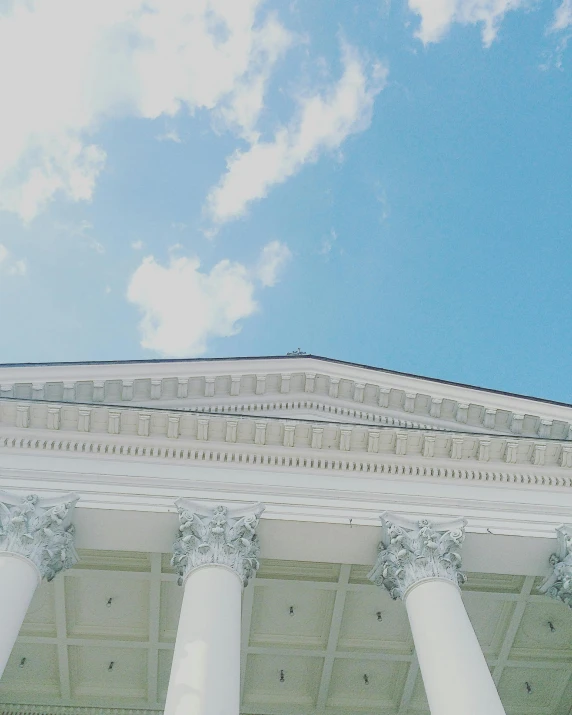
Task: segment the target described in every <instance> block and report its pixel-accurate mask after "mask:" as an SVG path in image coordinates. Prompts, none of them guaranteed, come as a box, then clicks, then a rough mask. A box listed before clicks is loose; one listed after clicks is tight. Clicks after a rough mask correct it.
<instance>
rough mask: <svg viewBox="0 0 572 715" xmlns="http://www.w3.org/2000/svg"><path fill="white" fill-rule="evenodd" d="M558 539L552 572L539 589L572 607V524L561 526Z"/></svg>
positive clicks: (551, 558)
mask: <svg viewBox="0 0 572 715" xmlns="http://www.w3.org/2000/svg"><path fill="white" fill-rule="evenodd" d="M556 539H557V548H556V552H555V553H553V554H552V555H551V557H550V565H551V566H552V573H551V574H550V575H549V576H548V577H547V578H546V580H545V581H544V583H543V584H542V585H541V586H540V587H539V589H538V590H539V591H540V593H545V594H546V595H547V596H550V597H551V598H556V599H558V600H560V601H562V602H563V603H565V604H566V605H567V606H570V607H571V608H572V526H567V525H564V524H562V525H561V526H559V527H558V528H557V529H556Z"/></svg>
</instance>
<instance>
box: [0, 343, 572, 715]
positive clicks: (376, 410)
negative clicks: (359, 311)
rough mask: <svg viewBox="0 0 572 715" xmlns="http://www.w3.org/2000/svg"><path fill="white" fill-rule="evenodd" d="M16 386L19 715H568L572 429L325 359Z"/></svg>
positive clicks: (38, 373)
mask: <svg viewBox="0 0 572 715" xmlns="http://www.w3.org/2000/svg"><path fill="white" fill-rule="evenodd" d="M0 386H1V390H0V488H1V489H3V490H5V495H4V496H2V497H0V502H2V504H0V510H2V514H1V515H0V517H1V519H0V520H1V527H0V528H1V531H0V658H1V657H4V658H5V660H7V665H6V670H5V672H4V675H3V676H2V679H0V715H1V714H2V713H30V715H39V714H40V713H45V715H51V714H53V715H55V714H56V713H58V714H60V713H61V714H62V715H63V713H70V715H71V714H72V713H73V714H74V715H76V714H77V713H85V715H87V714H88V713H102V712H103V713H112V712H116V713H124V715H127V712H131V713H135V712H137V713H143V712H146V713H148V712H162V711H163V710H164V708H165V703H166V702H167V710H166V712H168V713H169V715H171V713H177V714H178V713H179V712H181V713H182V712H188V713H191V712H193V713H195V712H196V713H197V715H219V712H224V714H225V715H227V713H228V715H238V713H239V712H240V713H243V715H300V714H301V713H304V715H306V714H308V715H318V714H322V715H348V713H349V712H351V713H352V715H354V713H361V714H362V715H373V714H374V713H375V714H376V715H379V714H380V713H384V715H427V714H428V713H431V715H452V714H453V713H464V714H467V715H485V713H486V715H491V714H493V715H496V714H497V713H498V714H499V715H500V714H501V713H502V712H506V713H507V715H512V714H513V713H514V715H517V714H518V715H570V712H571V711H572V710H571V708H572V681H571V676H572V611H571V610H570V608H569V607H568V604H569V603H570V602H571V599H572V566H571V565H570V564H571V563H572V556H571V550H572V547H571V544H572V537H571V536H570V535H571V534H572V407H570V406H568V405H563V404H555V403H552V402H547V401H542V400H536V399H532V398H526V397H520V396H514V395H507V394H503V393H498V392H494V391H487V390H482V389H478V388H472V387H467V386H462V385H455V384H450V383H446V382H442V381H438V380H430V379H426V378H419V377H415V376H411V375H404V374H399V373H394V372H389V371H384V370H379V369H375V368H369V367H363V366H359V365H351V364H346V363H340V362H336V361H332V360H325V359H322V358H316V357H312V356H291V357H284V358H281V357H279V358H258V359H257V358H248V359H229V360H225V359H218V360H195V361H185V360H182V361H180V360H175V361H151V362H127V363H92V364H52V365H21V366H16V365H15V366H0ZM32 495H38V498H37V499H36V498H35V497H33V496H32ZM76 495H77V504H76V502H75V500H76ZM74 504H75V507H74ZM253 504H259V505H260V506H256V507H253ZM57 505H60V506H57ZM263 508H264V511H263ZM14 510H16V511H14ZM50 510H51V511H50ZM54 510H55V511H54ZM386 512H387V513H388V514H389V515H390V516H387V515H386V516H384V520H383V521H382V525H381V527H380V521H379V517H380V515H382V514H385V513H386ZM22 514H23V518H20V517H21V516H22ZM447 525H449V526H447ZM380 542H381V550H380V551H378V546H379V544H380ZM76 550H77V553H76ZM77 558H79V562H78V563H75V562H76V559H77ZM171 561H172V565H171ZM259 566H260V568H258V567H259ZM368 574H371V579H372V580H373V581H374V582H375V583H376V584H377V585H374V583H372V582H371V580H369V579H368ZM463 574H466V575H467V580H466V582H465V581H464V576H463ZM52 577H53V580H50V581H49V582H48V579H51V578H52ZM40 579H42V581H41V583H40V585H39V586H38V583H39V582H40ZM178 580H180V581H181V583H183V584H184V585H182V586H179V585H177V581H178ZM459 588H460V590H459ZM392 597H394V599H395V600H392ZM22 621H23V623H22ZM10 624H11V625H10ZM14 624H16V625H14ZM19 624H21V628H20V627H19ZM18 629H19V632H18ZM200 644H202V645H200ZM173 654H174V657H173ZM452 654H454V656H453V655H452ZM452 673H454V675H453V674H452ZM423 681H425V686H424V685H423ZM497 691H498V694H497ZM425 693H427V696H428V699H427V696H426V694H425Z"/></svg>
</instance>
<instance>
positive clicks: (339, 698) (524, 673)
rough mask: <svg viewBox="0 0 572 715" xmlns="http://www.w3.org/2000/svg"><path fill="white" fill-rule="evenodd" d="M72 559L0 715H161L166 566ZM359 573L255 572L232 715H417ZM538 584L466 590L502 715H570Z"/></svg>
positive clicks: (132, 556) (168, 618) (559, 646)
mask: <svg viewBox="0 0 572 715" xmlns="http://www.w3.org/2000/svg"><path fill="white" fill-rule="evenodd" d="M80 555H81V559H82V560H81V562H80V564H78V566H77V567H75V568H73V569H72V570H70V571H68V572H66V574H65V575H60V576H59V577H58V578H57V579H56V580H55V581H54V582H52V583H51V584H42V586H41V587H40V588H39V589H38V591H37V593H36V596H35V597H34V600H33V602H32V605H31V607H30V610H29V613H28V616H27V618H26V621H25V623H24V626H23V628H22V631H21V634H20V637H19V639H18V642H17V644H16V646H15V648H14V651H13V654H12V657H11V660H10V662H9V664H8V667H7V669H6V672H5V674H4V676H3V678H2V680H1V681H0V702H1V703H4V705H0V713H2V714H8V713H46V714H48V715H49V714H50V713H66V712H69V713H70V715H71V714H72V713H73V714H74V715H77V714H78V713H81V712H82V711H81V710H80V709H79V708H80V707H84V708H89V710H86V713H90V715H91V713H95V712H98V713H100V712H101V711H102V709H103V710H104V711H107V710H108V709H109V710H116V709H118V708H129V709H135V710H141V711H151V712H152V711H159V712H160V711H161V709H162V705H163V703H164V700H165V696H166V691H167V685H168V678H169V671H170V665H171V658H172V652H173V646H174V640H175V636H176V629H177V621H178V615H179V611H180V606H181V596H182V590H181V589H180V587H178V586H177V584H176V578H175V575H174V573H173V572H172V570H171V568H170V567H169V557H168V555H161V554H146V553H134V552H133V553H129V552H118V551H113V552H109V551H107V552H105V551H83V552H81V554H80ZM367 571H368V569H367V567H364V566H356V565H354V566H352V565H346V564H342V565H340V564H326V563H323V564H321V563H308V562H294V561H269V560H266V561H263V563H262V567H261V569H260V571H259V573H258V576H257V578H256V579H255V580H254V581H253V582H251V584H250V586H249V587H248V588H247V589H246V591H245V595H244V603H243V658H242V663H243V672H242V687H243V695H242V713H243V715H315V714H316V715H317V714H318V713H323V714H324V715H349V714H350V713H351V714H352V715H356V714H362V715H374V714H375V715H428V713H429V711H428V707H427V702H426V699H425V694H424V690H423V684H422V680H421V677H420V674H419V668H418V665H417V661H416V658H415V653H414V648H413V642H412V638H411V634H410V630H409V625H408V621H407V616H406V612H405V608H404V606H403V604H402V603H401V602H394V601H392V600H391V599H390V598H389V596H388V595H387V594H386V593H385V592H383V591H381V590H379V589H378V588H376V587H375V586H373V585H372V584H371V583H369V581H367V578H366V574H367ZM539 581H540V579H537V580H535V578H534V577H532V576H528V577H524V576H512V575H502V574H500V575H499V574H495V575H491V574H482V573H478V574H470V575H469V580H468V583H467V585H466V586H465V587H464V589H463V598H464V601H465V605H466V607H467V610H468V613H469V616H470V618H471V621H472V623H473V626H474V627H475V630H476V633H477V636H478V638H479V641H480V643H481V646H482V648H483V650H484V653H485V655H486V658H487V661H488V663H489V665H490V668H491V672H492V674H493V677H494V679H495V681H496V682H497V684H498V688H499V691H500V695H501V698H502V701H503V704H504V705H505V708H506V711H507V715H570V713H571V712H572V677H571V676H572V612H571V611H570V610H569V609H567V608H566V607H565V606H564V605H562V604H560V603H558V602H554V601H550V600H549V599H548V598H546V597H545V596H541V595H539V594H538V593H537V591H536V588H537V586H538V583H539ZM221 687H224V684H223V683H221ZM67 708H69V710H67ZM117 712H119V711H117ZM459 712H462V704H460V706H459Z"/></svg>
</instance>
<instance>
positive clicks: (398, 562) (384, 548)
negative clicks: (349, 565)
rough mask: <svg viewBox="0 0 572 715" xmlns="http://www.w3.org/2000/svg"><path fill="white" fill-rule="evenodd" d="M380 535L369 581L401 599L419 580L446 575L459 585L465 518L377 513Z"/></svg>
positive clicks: (463, 577)
mask: <svg viewBox="0 0 572 715" xmlns="http://www.w3.org/2000/svg"><path fill="white" fill-rule="evenodd" d="M380 518H381V525H382V538H381V543H380V544H379V554H378V558H377V562H376V564H375V566H374V567H373V569H372V570H371V571H370V573H369V574H368V578H369V580H370V581H373V583H375V584H376V585H378V586H382V587H384V588H386V589H387V590H388V591H389V594H390V596H391V597H392V598H393V599H397V598H401V599H403V598H404V597H405V595H406V594H407V591H408V590H409V589H410V588H411V586H413V585H414V584H416V583H417V582H419V581H423V580H426V579H436V578H439V579H446V580H448V581H451V582H453V583H454V584H456V585H458V586H460V585H462V584H463V583H464V582H465V580H466V578H465V575H464V574H463V573H462V572H461V571H460V570H459V569H460V567H461V546H462V544H463V540H464V538H465V523H466V522H465V520H464V519H448V520H443V521H434V520H432V521H430V520H429V519H418V520H417V519H413V518H409V517H404V516H400V515H397V514H389V513H388V512H385V513H384V514H382V515H381V517H380Z"/></svg>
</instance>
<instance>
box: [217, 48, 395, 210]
mask: <svg viewBox="0 0 572 715" xmlns="http://www.w3.org/2000/svg"><path fill="white" fill-rule="evenodd" d="M343 63H344V71H343V74H342V76H341V78H340V79H339V81H338V82H337V83H336V84H335V85H333V86H332V87H330V88H329V90H328V91H326V92H325V93H323V94H320V93H316V94H311V95H310V96H307V97H304V98H302V99H301V100H300V106H299V111H298V113H297V116H296V118H295V119H294V120H293V121H292V122H291V123H290V125H289V126H287V127H281V128H280V129H278V131H277V132H276V134H275V136H274V139H273V140H272V141H255V142H254V143H253V144H252V145H251V146H250V148H248V149H247V150H246V151H237V152H235V153H234V154H233V155H232V156H231V157H230V158H229V160H228V161H227V171H226V173H225V174H224V176H223V177H222V179H221V180H220V182H219V184H218V185H217V186H215V187H214V188H213V189H212V190H211V192H210V194H209V197H208V213H209V215H210V217H211V218H212V219H213V221H214V222H215V223H219V224H220V223H224V222H225V221H229V220H231V219H233V218H237V217H239V216H241V215H243V214H244V213H245V211H246V209H247V206H248V204H249V203H250V202H252V201H255V200H257V199H261V198H263V197H265V196H266V195H267V194H268V191H269V190H270V189H271V187H272V186H273V185H275V184H280V183H282V182H283V181H285V180H286V179H288V178H289V177H290V176H292V175H293V174H295V173H296V172H298V171H299V170H300V169H301V167H302V166H303V165H304V164H306V163H308V162H313V161H316V160H317V159H318V157H319V155H320V154H321V153H323V152H326V151H333V150H336V149H338V148H339V147H340V145H341V144H342V142H343V141H344V140H345V139H346V138H347V137H348V136H349V135H350V134H354V133H356V132H359V131H362V130H364V129H366V128H367V127H368V126H369V124H370V121H371V113H372V108H373V102H374V99H375V97H376V95H377V94H378V93H379V92H380V91H381V89H382V88H383V86H384V83H385V79H386V76H387V71H386V69H385V68H384V67H382V66H381V65H379V64H376V65H374V66H373V68H372V69H371V71H370V72H369V73H368V72H367V71H366V68H365V67H364V64H363V62H362V60H361V59H360V57H359V56H358V54H357V52H356V51H355V50H354V49H353V48H351V47H349V46H348V45H344V46H343Z"/></svg>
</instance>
